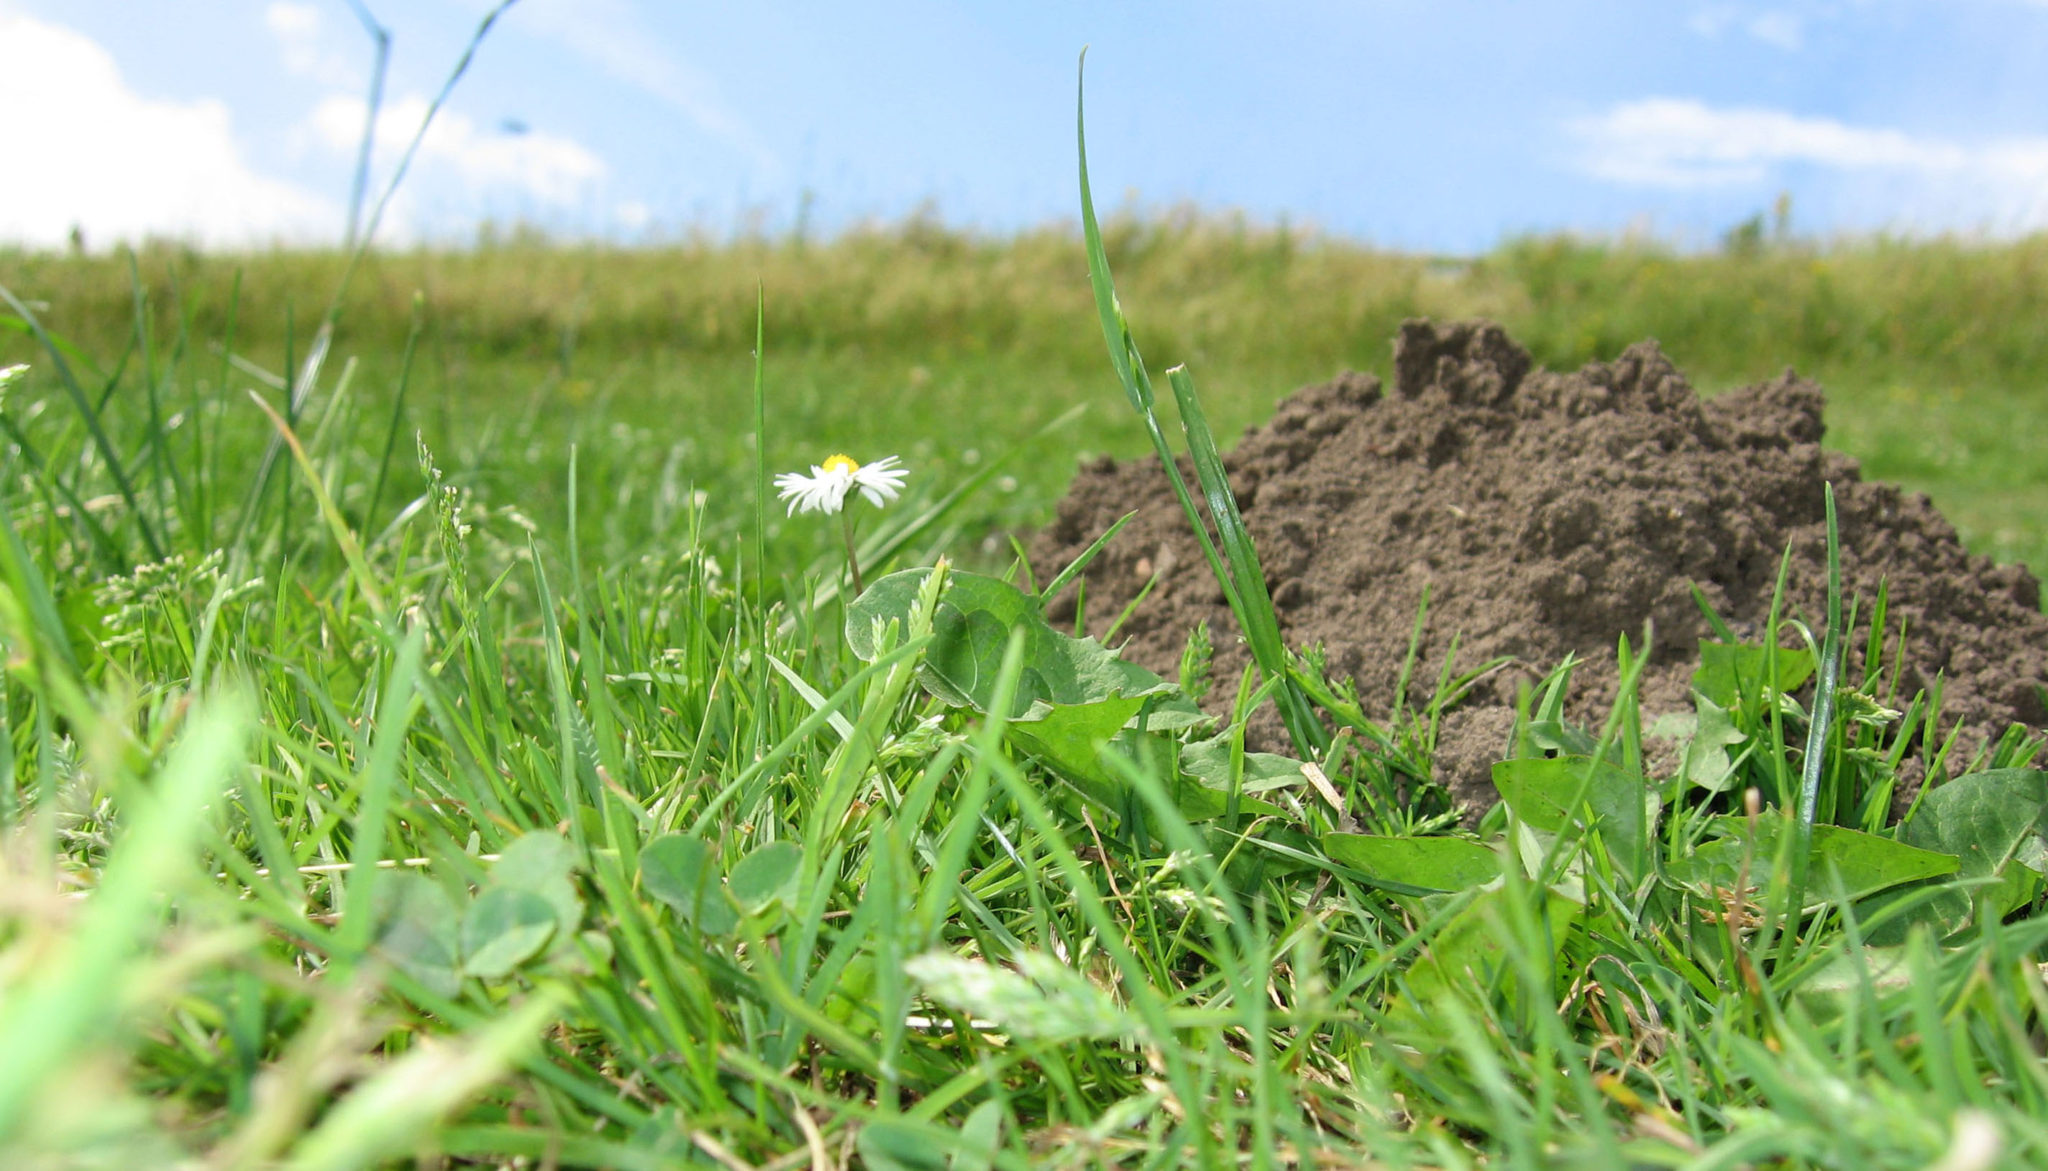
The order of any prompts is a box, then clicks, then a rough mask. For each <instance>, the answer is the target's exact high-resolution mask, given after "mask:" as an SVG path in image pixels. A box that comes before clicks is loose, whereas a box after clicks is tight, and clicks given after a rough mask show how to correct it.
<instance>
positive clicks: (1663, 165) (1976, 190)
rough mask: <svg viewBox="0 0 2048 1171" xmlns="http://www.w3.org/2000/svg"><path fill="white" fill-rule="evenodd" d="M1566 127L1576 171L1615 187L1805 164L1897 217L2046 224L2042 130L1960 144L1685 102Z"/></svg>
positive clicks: (1705, 183) (1718, 180)
mask: <svg viewBox="0 0 2048 1171" xmlns="http://www.w3.org/2000/svg"><path fill="white" fill-rule="evenodd" d="M1566 131H1567V133H1568V134H1570V135H1571V137H1572V138H1574V139H1575V140H1576V141H1577V142H1578V144H1579V146H1580V148H1581V151H1582V154H1581V158H1580V166H1581V168H1582V169H1583V170H1584V171H1585V172H1586V173H1588V174H1590V175H1592V176H1594V177H1595V178H1599V179H1606V180H1609V181H1611V182H1615V183H1623V184H1630V185H1636V186H1650V187H1668V188H1710V187H1721V186H1739V185H1753V184H1760V183H1764V182H1766V181H1770V180H1774V179H1782V178H1783V175H1782V172H1783V171H1784V170H1785V169H1786V168H1790V167H1809V168H1819V169H1821V170H1824V171H1831V172H1835V173H1837V174H1840V175H1845V176H1851V175H1853V176H1858V177H1860V178H1861V179H1862V180H1863V181H1866V182H1869V181H1874V180H1880V179H1882V180H1887V181H1888V182H1889V187H1888V190H1887V194H1888V195H1889V196H1890V197H1892V198H1893V201H1894V204H1895V210H1896V214H1897V215H1899V216H1902V217H1904V218H1905V219H1906V220H1908V221H1910V222H1913V223H1917V224H1919V225H1920V226H1925V227H1933V228H1937V229H1946V228H1952V227H1985V226H1991V227H1995V228H1998V229H2004V230H2028V229H2032V228H2037V227H2043V226H2048V137H2028V138H2006V139H1995V140H1988V141H1980V142H1967V141H1960V140H1952V139H1945V138H1932V137H1927V136H1924V135H1915V134H1908V133H1905V132H1904V131H1899V130H1888V129H1879V128H1871V127H1862V126H1851V125H1849V124H1847V123H1844V122H1838V121H1836V120H1834V119H1832V118H1814V117H1805V116H1802V115H1798V114H1792V113H1787V112H1785V111H1782V110H1772V109H1763V108H1757V107H1734V108H1717V107H1714V106H1708V105H1706V104H1704V103H1702V102H1698V101H1692V100H1689V99H1683V98H1646V99H1643V100H1640V101H1633V102H1624V103H1621V104H1620V105H1617V106H1615V107H1613V108H1611V109H1609V110H1608V111H1607V112H1605V113H1603V114H1599V115H1596V116H1594V117H1589V118H1582V119H1578V120H1576V121H1573V122H1571V123H1569V124H1567V126H1566Z"/></svg>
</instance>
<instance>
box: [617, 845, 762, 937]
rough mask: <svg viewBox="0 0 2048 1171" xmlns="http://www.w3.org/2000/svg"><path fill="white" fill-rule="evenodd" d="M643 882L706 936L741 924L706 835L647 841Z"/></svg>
mask: <svg viewBox="0 0 2048 1171" xmlns="http://www.w3.org/2000/svg"><path fill="white" fill-rule="evenodd" d="M640 885H641V886H642V887H643V888H645V889H646V891H647V893H648V894H651V895H653V896H654V897H655V898H657V899H660V900H661V901H662V902H664V903H667V904H668V906H669V909H670V910H672V911H674V912H675V913H676V916H677V917H678V918H680V919H682V920H684V921H685V922H689V923H694V924H696V925H697V929H698V930H699V931H702V932H704V933H705V934H706V935H724V934H726V933H728V932H730V931H731V930H732V929H733V928H734V927H736V926H738V925H739V915H738V913H737V912H735V911H734V910H733V906H732V903H731V902H730V901H728V900H727V899H726V897H725V883H724V881H723V880H722V879H721V877H720V875H719V873H718V856H717V853H716V852H715V851H713V850H712V848H711V846H710V845H709V844H708V843H706V842H705V841H704V839H702V838H698V837H691V836H689V835H687V834H663V835H662V836H660V837H658V838H656V839H654V840H653V841H651V842H649V843H647V847H646V848H645V849H643V850H641V851H640Z"/></svg>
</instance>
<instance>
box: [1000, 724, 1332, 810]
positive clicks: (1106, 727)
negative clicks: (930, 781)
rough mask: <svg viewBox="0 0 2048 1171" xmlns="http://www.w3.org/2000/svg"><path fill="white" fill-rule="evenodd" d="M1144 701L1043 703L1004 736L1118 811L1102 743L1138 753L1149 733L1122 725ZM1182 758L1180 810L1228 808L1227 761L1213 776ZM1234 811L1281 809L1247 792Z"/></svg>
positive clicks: (1177, 783) (1177, 793)
mask: <svg viewBox="0 0 2048 1171" xmlns="http://www.w3.org/2000/svg"><path fill="white" fill-rule="evenodd" d="M1144 702H1145V701H1144V700H1142V699H1125V698H1115V699H1106V700H1103V701H1101V702H1099V703H1085V704H1071V705H1066V706H1060V707H1053V708H1049V709H1044V710H1042V711H1041V712H1038V713H1034V714H1035V715H1036V716H1037V718H1035V719H1030V720H1019V721H1017V722H1016V723H1013V724H1011V725H1010V726H1009V730H1008V735H1009V740H1010V742H1011V743H1013V744H1015V745H1016V746H1018V747H1019V748H1022V749H1023V750H1024V751H1026V752H1029V753H1031V754H1032V755H1033V756H1036V757H1038V758H1039V759H1040V760H1042V761H1044V762H1045V763H1046V764H1047V765H1049V766H1051V767H1052V769H1053V771H1055V772H1057V773H1058V774H1059V775H1060V777H1061V778H1062V779H1064V780H1065V781H1066V782H1067V783H1068V784H1070V785H1072V786H1073V787H1074V788H1075V789H1077V790H1079V791H1080V792H1081V794H1082V795H1084V796H1086V797H1087V798H1089V799H1090V800H1092V801H1094V802H1096V803H1097V804H1099V805H1101V806H1103V807H1104V808H1106V809H1110V810H1114V811H1121V810H1122V809H1123V808H1124V806H1125V804H1126V800H1125V798H1126V796H1127V793H1126V789H1127V786H1126V784H1125V783H1124V780H1123V778H1122V777H1120V776H1118V775H1117V774H1116V773H1115V772H1113V771H1111V770H1110V769H1108V768H1106V767H1105V766H1104V765H1103V764H1102V749H1103V746H1104V745H1106V744H1109V743H1111V742H1112V741H1114V742H1115V743H1116V744H1118V745H1119V746H1120V747H1122V748H1123V749H1124V750H1125V751H1126V752H1128V753H1129V754H1130V755H1132V756H1134V757H1138V756H1139V752H1138V743H1139V741H1140V740H1141V739H1142V738H1143V737H1145V736H1147V735H1149V733H1144V732H1136V731H1131V730H1129V729H1127V728H1126V727H1125V725H1126V724H1128V723H1129V722H1130V721H1131V719H1132V718H1133V717H1134V716H1135V715H1136V713H1137V711H1138V709H1139V708H1140V707H1141V706H1142V705H1143V704H1144ZM1276 759H1283V760H1284V759H1285V758H1284V757H1281V758H1276ZM1182 763H1183V766H1184V772H1183V774H1182V775H1180V776H1176V777H1175V778H1174V780H1173V784H1172V785H1171V786H1170V787H1169V790H1168V791H1169V792H1170V793H1171V794H1172V796H1173V799H1174V804H1175V805H1176V806H1178V807H1179V809H1180V812H1181V816H1183V817H1185V818H1187V819H1188V820H1189V821H1206V820H1209V819H1211V818H1215V817H1221V816H1222V815H1223V814H1224V813H1226V812H1228V809H1229V805H1230V797H1229V793H1228V792H1227V790H1226V788H1225V780H1226V778H1227V777H1228V775H1229V774H1228V772H1227V766H1226V771H1225V772H1223V773H1222V774H1221V776H1217V775H1215V774H1214V770H1210V771H1209V772H1205V773H1197V772H1196V771H1195V770H1194V769H1192V768H1186V767H1185V766H1186V764H1187V761H1186V757H1185V756H1183V758H1182ZM1294 768H1295V776H1296V777H1297V778H1299V776H1300V768H1301V766H1300V764H1299V763H1295V764H1294ZM1238 811H1239V812H1240V813H1243V814H1245V815H1246V816H1249V817H1265V816H1271V815H1274V814H1280V813H1281V812H1282V810H1281V809H1280V807H1279V806H1277V805H1274V804H1272V803H1270V802H1266V801H1260V800H1258V799H1256V798H1254V797H1251V796H1248V795H1247V796H1244V797H1242V798H1241V799H1240V800H1239V802H1238Z"/></svg>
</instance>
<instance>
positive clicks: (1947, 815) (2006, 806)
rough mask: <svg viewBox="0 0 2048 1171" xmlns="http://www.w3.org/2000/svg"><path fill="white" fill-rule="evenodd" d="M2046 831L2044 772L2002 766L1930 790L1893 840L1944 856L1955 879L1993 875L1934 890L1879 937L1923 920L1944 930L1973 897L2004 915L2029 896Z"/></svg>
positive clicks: (1963, 917) (2047, 780)
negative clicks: (1967, 885)
mask: <svg viewBox="0 0 2048 1171" xmlns="http://www.w3.org/2000/svg"><path fill="white" fill-rule="evenodd" d="M2044 829H2048V772H2041V771H2039V770H2036V769H2026V768H2008V769H1996V770H1993V771H1991V772H1982V773H1971V774H1969V775H1968V776H1962V777H1957V778H1956V779H1955V780H1952V781H1950V782H1948V783H1947V784H1945V785H1942V786H1941V787H1939V788H1936V789H1931V790H1929V791H1928V792H1927V794H1926V796H1924V797H1922V798H1921V799H1920V808H1919V809H1917V810H1916V811H1914V814H1913V820H1911V821H1909V822H1907V823H1906V824H1905V825H1904V826H1903V827H1901V828H1900V831H1899V838H1900V840H1901V841H1905V842H1908V843H1911V844H1912V845H1915V846H1919V847H1921V848H1922V849H1927V850H1938V851H1941V852H1942V853H1945V854H1952V855H1954V856H1955V858H1956V860H1957V864H1956V868H1955V872H1956V875H1957V877H1959V878H1965V879H1971V878H1975V879H1985V878H1995V879H1997V880H1998V881H1997V882H1995V883H1993V884H1991V885H1990V886H1988V887H1980V888H1978V889H1976V890H1974V891H1972V890H1958V891H1951V892H1948V893H1945V894H1942V895H1937V896H1935V897H1934V898H1933V899H1932V900H1931V901H1929V902H1928V903H1926V904H1925V905H1923V906H1922V907H1921V908H1919V909H1918V910H1917V911H1915V912H1911V913H1909V914H1908V915H1907V916H1906V918H1905V920H1904V921H1902V922H1896V923H1894V924H1889V925H1887V928H1888V929H1886V930H1883V931H1882V932H1881V934H1883V936H1884V938H1885V941H1886V942H1890V941H1892V940H1894V939H1896V938H1902V937H1903V933H1904V931H1905V930H1906V929H1907V928H1908V927H1909V926H1910V925H1911V924H1913V923H1923V922H1924V923H1928V924H1931V925H1932V926H1933V927H1934V928H1935V931H1936V934H1938V935H1946V934H1948V933H1950V932H1952V931H1955V930H1957V929H1958V928H1960V927H1962V926H1964V925H1965V924H1967V923H1968V922H1969V921H1970V916H1971V913H1972V908H1973V907H1974V906H1975V905H1976V902H1977V900H1979V899H1985V900H1988V902H1989V905H1990V906H1991V907H1993V908H1994V909H1995V913H1996V914H1998V915H2001V916H2003V915H2005V914H2006V913H2008V912H2010V911H2013V910H2015V909H2017V908H2019V907H2020V906H2022V905H2024V904H2025V903H2026V902H2027V900H2029V899H2031V898H2033V897H2034V894H2035V893H2036V891H2038V890H2039V888H2040V877H2039V875H2037V874H2036V873H2035V872H2034V871H2033V870H2032V869H2029V866H2030V864H2036V863H2038V861H2039V860H2040V858H2041V857H2042V849H2043V842H2042V834H2043V831H2044Z"/></svg>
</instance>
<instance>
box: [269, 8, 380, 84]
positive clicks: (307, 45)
mask: <svg viewBox="0 0 2048 1171" xmlns="http://www.w3.org/2000/svg"><path fill="white" fill-rule="evenodd" d="M263 26H264V27H265V28H267V29H269V30H270V35H271V36H272V37H273V38H275V39H276V41H277V48H278V54H279V58H280V60H282V61H283V63H284V67H285V69H286V70H288V71H289V72H291V73H293V74H295V75H297V76H299V77H304V78H308V79H310V80H312V81H316V82H319V83H320V84H321V85H324V86H330V87H334V88H345V89H360V88H361V87H362V85H363V80H364V76H363V71H362V69H361V67H360V66H359V65H358V64H357V62H356V60H355V59H354V58H352V57H350V56H349V55H348V54H347V53H344V52H342V51H341V50H340V49H339V48H337V47H336V41H337V38H336V37H335V35H334V34H333V32H332V31H331V30H329V29H328V28H327V22H326V20H325V18H324V17H323V16H322V15H321V12H320V9H319V8H318V7H317V6H315V5H313V4H309V3H304V2H303V0H272V2H271V4H270V5H269V6H267V7H266V8H264V10H263Z"/></svg>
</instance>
